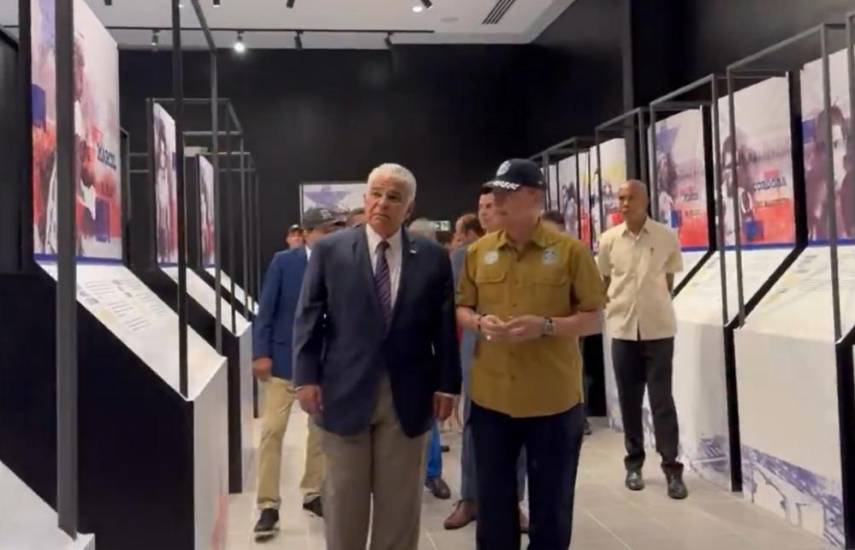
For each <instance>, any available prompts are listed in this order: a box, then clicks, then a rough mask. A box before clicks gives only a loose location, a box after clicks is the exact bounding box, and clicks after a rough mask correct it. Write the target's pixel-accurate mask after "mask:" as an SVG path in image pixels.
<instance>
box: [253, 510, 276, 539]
mask: <svg viewBox="0 0 855 550" xmlns="http://www.w3.org/2000/svg"><path fill="white" fill-rule="evenodd" d="M278 529H279V510H276V509H274V508H268V509H266V510H262V511H261V517H259V518H258V523H256V524H255V537H256V538H257V539H265V538H270V537H272V536H273V535H275V534H276V531H277V530H278Z"/></svg>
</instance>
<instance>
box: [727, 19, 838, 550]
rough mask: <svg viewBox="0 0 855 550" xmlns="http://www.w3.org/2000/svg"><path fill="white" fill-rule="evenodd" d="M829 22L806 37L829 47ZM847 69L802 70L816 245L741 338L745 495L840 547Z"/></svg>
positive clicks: (809, 210) (809, 211) (830, 63)
mask: <svg viewBox="0 0 855 550" xmlns="http://www.w3.org/2000/svg"><path fill="white" fill-rule="evenodd" d="M824 29H825V30H819V29H817V30H815V31H814V32H813V33H811V34H808V35H807V36H805V38H810V39H814V40H815V39H816V38H819V39H820V41H821V42H822V43H823V51H825V52H828V51H829V48H828V44H829V42H828V37H829V35H828V33H829V32H830V31H831V30H832V27H831V26H826V27H825V28H824ZM826 62H827V64H826ZM823 65H825V68H824V67H823ZM847 65H848V63H847V55H846V52H845V51H840V52H838V53H835V54H833V55H832V54H830V52H829V56H828V57H827V59H826V58H823V59H819V60H816V61H812V62H810V63H807V64H806V65H805V66H804V67H803V68H802V70H801V73H800V78H799V89H800V92H801V97H797V98H795V100H796V101H798V102H799V103H800V106H801V115H802V130H803V134H802V137H803V140H804V149H803V151H804V157H803V158H804V182H805V183H804V185H805V187H804V193H805V204H804V209H805V215H806V222H805V224H806V228H805V237H806V238H807V240H808V241H809V245H808V247H807V248H806V249H805V250H804V252H802V254H801V255H800V256H799V258H798V259H797V260H796V261H795V262H794V263H793V265H792V266H791V267H790V268H789V269H788V271H787V272H786V274H785V275H784V276H783V277H781V279H780V280H778V281H777V282H776V284H775V285H774V286H773V287H772V289H771V291H770V292H769V293H768V294H767V295H766V296H765V297H764V299H763V300H762V301H760V303H759V304H758V305H757V307H756V308H755V309H754V311H753V312H752V313H751V315H749V316H748V317H747V319H746V322H745V324H744V325H743V326H742V327H740V328H739V329H738V330H737V331H736V335H735V345H736V361H737V366H738V368H737V371H736V372H737V378H738V388H739V394H740V399H739V415H740V429H741V438H742V462H743V487H744V492H745V496H746V498H747V499H749V500H750V501H751V502H753V503H755V504H757V505H759V506H761V507H764V508H766V509H768V510H770V511H772V512H773V513H775V514H777V515H779V516H781V517H783V518H785V519H786V520H787V521H788V522H790V523H791V524H793V525H796V526H799V527H801V528H803V529H805V530H807V531H809V532H811V533H813V534H815V535H817V536H820V537H823V538H824V539H826V540H827V541H828V542H830V543H832V544H834V545H837V546H844V545H845V542H846V539H847V532H846V522H845V520H844V514H845V506H846V497H845V495H844V479H845V470H846V468H847V466H846V465H845V464H844V462H843V460H844V458H845V454H844V453H843V452H842V447H841V441H843V440H844V438H845V436H844V437H842V436H841V430H843V429H845V428H844V426H843V425H842V424H841V422H842V421H843V420H845V418H844V417H842V416H840V415H839V411H841V410H845V408H842V405H843V404H842V403H841V402H840V396H841V394H840V392H841V389H842V388H843V386H841V382H840V368H841V365H840V364H839V360H840V357H839V353H840V351H841V350H840V346H839V345H836V344H839V343H840V342H842V341H843V340H841V336H842V334H846V333H848V332H849V331H851V330H852V328H853V327H855V247H853V246H851V245H845V246H838V241H841V242H844V243H845V242H847V241H850V240H851V239H852V237H853V233H852V230H853V228H852V227H851V212H852V211H853V209H855V195H853V193H852V189H851V186H852V182H851V178H850V177H849V173H850V162H851V159H850V158H849V157H850V156H851V155H850V147H849V141H848V139H849V133H850V131H851V120H852V119H851V116H852V113H851V103H850V91H851V90H850V74H849V71H848V67H847ZM832 197H833V198H832ZM829 240H830V241H832V242H831V245H830V246H829V245H828V244H827V243H828V241H829ZM850 242H851V241H850ZM837 315H839V317H837ZM806 320H809V322H806ZM841 329H842V331H841ZM845 353H849V354H851V346H850V349H848V350H846V351H845ZM850 357H851V355H850ZM848 368H849V369H851V366H850V367H848ZM844 391H845V390H844ZM845 398H846V399H851V398H852V396H851V395H846V396H845ZM793 404H797V406H793ZM769 411H775V412H774V415H770V414H769ZM781 425H786V426H787V432H786V433H781V432H780V430H779V427H780V426H781Z"/></svg>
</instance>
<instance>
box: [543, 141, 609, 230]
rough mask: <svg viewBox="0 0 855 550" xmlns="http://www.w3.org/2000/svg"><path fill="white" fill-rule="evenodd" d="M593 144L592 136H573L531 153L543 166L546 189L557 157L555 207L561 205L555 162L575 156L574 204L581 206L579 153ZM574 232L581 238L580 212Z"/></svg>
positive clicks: (587, 150)
mask: <svg viewBox="0 0 855 550" xmlns="http://www.w3.org/2000/svg"><path fill="white" fill-rule="evenodd" d="M593 146H594V138H592V137H587V136H574V137H572V138H570V139H566V140H564V141H561V142H558V143H556V144H554V145H552V146H550V147H548V148H547V149H544V150H543V151H541V152H539V153H537V154H536V155H532V156H531V157H530V160H532V161H535V162H538V161H540V163H541V166H542V167H543V170H544V174H545V175H546V183H547V189H549V188H550V187H551V180H550V178H549V166H550V165H551V164H552V162H553V157H557V159H556V161H555V162H556V171H555V173H556V178H558V182H557V183H558V190H559V192H558V197H556V204H557V208H558V209H559V210H561V209H562V208H563V205H562V204H561V192H560V190H561V178H560V177H559V176H558V174H559V172H558V166H557V162H558V161H559V160H563V159H565V158H567V157H576V204H577V205H578V206H581V204H582V181H581V178H580V175H581V170H580V167H579V153H582V152H589V151H590V148H591V147H593ZM589 173H590V158H589ZM590 206H591V205H590V197H589V201H588V208H589V209H590ZM576 234H577V235H578V236H579V240H582V216H581V212H580V213H579V214H578V215H577V216H576ZM587 244H588V246H589V247H592V246H593V245H592V243H587Z"/></svg>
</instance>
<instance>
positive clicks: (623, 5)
mask: <svg viewBox="0 0 855 550" xmlns="http://www.w3.org/2000/svg"><path fill="white" fill-rule="evenodd" d="M628 15H629V0H576V2H574V3H573V4H572V5H571V6H570V7H569V8H568V9H567V10H566V11H565V12H564V13H563V14H562V15H561V16H559V17H558V19H556V20H555V22H553V24H552V25H550V26H549V28H547V29H546V31H544V32H543V34H541V35H540V37H539V38H538V39H537V40H536V41H535V42H534V44H533V45H532V46H530V47H529V52H528V59H529V63H528V67H527V68H528V70H527V71H526V73H525V76H524V80H521V82H520V84H519V85H520V86H523V87H525V89H526V92H527V93H526V100H525V104H523V105H521V106H520V111H518V112H522V113H524V116H525V121H526V127H525V130H526V144H527V146H528V153H527V154H529V155H531V154H534V153H536V152H538V151H540V150H542V149H545V148H546V147H548V146H550V145H552V144H554V143H556V142H559V141H563V140H565V139H568V138H570V137H573V136H579V135H591V136H593V133H594V127H595V126H597V125H598V124H600V123H601V122H605V121H606V120H608V119H610V118H612V117H613V116H616V115H618V114H620V113H621V112H623V111H624V110H626V109H624V97H623V94H624V87H623V76H624V67H623V60H624V57H623V51H624V46H625V45H624V40H625V39H626V38H627V27H628V19H627V18H628ZM630 103H631V102H630Z"/></svg>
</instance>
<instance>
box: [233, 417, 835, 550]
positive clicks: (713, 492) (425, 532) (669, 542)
mask: <svg viewBox="0 0 855 550" xmlns="http://www.w3.org/2000/svg"><path fill="white" fill-rule="evenodd" d="M288 429H289V431H288V434H287V435H286V437H285V447H284V452H283V475H282V483H283V486H282V495H283V498H284V504H283V507H282V511H281V525H280V532H279V534H278V535H277V536H276V537H275V538H274V539H272V540H270V541H268V542H265V543H255V542H254V541H253V537H252V527H253V523H254V521H255V512H254V506H253V503H254V495H253V494H249V493H246V494H242V495H235V496H233V497H232V498H231V501H230V509H229V535H228V544H227V548H228V549H229V550H247V549H249V548H269V549H271V550H285V549H287V550H323V549H324V548H325V544H324V537H323V523H322V520H320V519H318V518H314V517H311V516H310V515H309V514H308V513H306V512H303V510H302V509H301V507H300V505H301V502H302V500H301V497H300V493H299V490H298V489H297V486H298V484H299V481H300V476H301V475H302V471H303V453H304V444H305V438H306V417H305V416H304V415H303V414H302V413H299V412H295V416H294V418H293V419H292V421H291V423H290V424H289V426H288ZM443 442H444V443H447V444H449V445H450V446H451V452H450V453H447V454H445V455H444V460H445V467H444V470H445V478H446V480H447V481H448V483H449V485H450V486H451V488H452V491H453V492H455V493H456V490H457V489H458V488H459V486H460V466H459V450H460V436H459V435H458V434H454V433H449V434H443ZM621 457H622V439H621V436H620V435H618V434H615V433H612V432H611V431H609V430H608V429H606V428H604V427H601V428H599V429H597V428H596V424H595V433H594V435H593V436H592V437H590V438H588V439H586V441H585V446H584V450H583V453H582V464H581V466H580V472H579V480H578V484H577V489H576V496H577V498H576V512H575V519H574V532H573V545H572V548H574V549H582V550H628V549H629V550H684V549H685V550H707V549H709V550H724V549H727V550H767V549H768V550H779V549H780V550H796V549H803V550H807V549H811V550H819V549H824V548H831V547H829V546H826V545H824V544H823V542H822V541H821V540H820V539H818V538H816V537H814V536H812V535H810V534H807V533H805V532H803V531H801V530H799V529H796V528H794V527H791V526H789V525H788V524H787V523H786V522H785V521H784V520H782V519H778V518H776V517H775V516H773V515H772V514H770V513H767V512H765V511H763V510H760V509H759V508H757V507H756V506H754V505H752V504H749V503H747V502H745V501H743V500H742V499H741V498H739V497H738V496H734V495H731V494H729V493H726V492H723V491H720V490H719V489H717V488H716V487H714V486H712V485H709V484H707V483H705V482H703V481H701V480H699V479H696V478H695V479H693V478H691V477H688V478H687V483H688V485H689V489H690V491H691V495H690V496H689V499H688V500H686V501H683V502H674V501H672V500H670V499H668V498H667V496H666V495H665V484H664V480H663V479H662V476H661V474H660V473H659V472H658V471H657V469H656V468H654V467H648V468H647V471H646V473H647V476H648V478H647V489H646V490H645V491H643V492H640V493H630V492H629V491H626V490H625V489H623V472H622V462H621ZM453 498H454V497H453ZM452 502H453V500H452V501H445V502H442V501H438V500H435V499H434V498H433V497H431V496H430V495H429V494H427V493H425V497H424V507H423V515H422V538H421V542H420V545H419V548H420V549H421V550H473V549H474V548H475V527H474V524H472V525H470V526H469V527H467V528H466V529H463V530H461V531H445V530H443V528H442V522H443V520H444V519H445V517H446V516H447V515H448V513H449V512H450V511H451V507H452Z"/></svg>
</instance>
